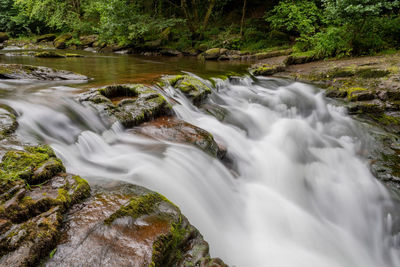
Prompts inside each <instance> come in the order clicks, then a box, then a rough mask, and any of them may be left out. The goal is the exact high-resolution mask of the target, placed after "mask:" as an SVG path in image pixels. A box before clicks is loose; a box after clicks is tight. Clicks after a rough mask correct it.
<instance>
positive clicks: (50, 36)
mask: <svg viewBox="0 0 400 267" xmlns="http://www.w3.org/2000/svg"><path fill="white" fill-rule="evenodd" d="M55 39H56V35H55V34H52V33H49V34H44V35H41V36H38V37H37V38H36V43H40V42H52V41H54V40H55Z"/></svg>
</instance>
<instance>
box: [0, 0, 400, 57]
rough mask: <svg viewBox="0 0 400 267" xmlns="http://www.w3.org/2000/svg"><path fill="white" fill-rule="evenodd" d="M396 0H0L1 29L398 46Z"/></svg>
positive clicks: (325, 53) (318, 49) (163, 41)
mask: <svg viewBox="0 0 400 267" xmlns="http://www.w3.org/2000/svg"><path fill="white" fill-rule="evenodd" d="M399 7H400V3H399V1H398V0H285V1H278V0H208V1H206V0H204V1H203V0H0V32H2V31H4V32H7V33H8V34H9V35H10V36H12V37H14V38H24V37H29V36H34V35H40V34H45V33H72V34H73V35H74V36H75V38H73V39H71V40H70V41H69V42H70V43H74V44H77V45H79V38H78V37H79V36H82V35H90V34H97V35H99V37H100V40H101V41H102V42H104V43H106V44H116V45H120V46H131V47H141V46H143V45H144V44H146V43H147V44H151V43H153V44H156V45H160V46H163V47H168V48H173V49H177V50H180V51H183V50H185V49H186V50H187V49H193V48H195V49H197V48H199V47H206V48H212V47H223V48H227V49H235V50H242V51H261V50H268V49H271V48H274V47H285V46H287V47H289V46H290V47H291V46H293V49H294V50H295V51H296V52H305V51H308V52H312V53H314V54H315V55H318V56H319V57H343V56H348V55H364V54H374V53H377V52H381V51H387V50H394V49H398V48H399V47H400V12H399Z"/></svg>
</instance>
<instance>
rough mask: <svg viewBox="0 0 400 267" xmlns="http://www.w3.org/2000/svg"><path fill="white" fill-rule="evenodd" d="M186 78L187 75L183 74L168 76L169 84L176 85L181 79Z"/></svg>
mask: <svg viewBox="0 0 400 267" xmlns="http://www.w3.org/2000/svg"><path fill="white" fill-rule="evenodd" d="M184 78H185V76H183V75H176V76H172V77H170V78H168V79H167V80H168V82H169V84H170V85H171V86H173V87H174V86H175V85H176V84H177V83H178V82H179V81H180V80H183V79H184Z"/></svg>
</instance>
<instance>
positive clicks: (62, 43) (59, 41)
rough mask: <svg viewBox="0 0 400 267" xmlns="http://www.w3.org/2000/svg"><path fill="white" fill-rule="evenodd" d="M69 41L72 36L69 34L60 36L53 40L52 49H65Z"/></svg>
mask: <svg viewBox="0 0 400 267" xmlns="http://www.w3.org/2000/svg"><path fill="white" fill-rule="evenodd" d="M71 39H72V35H71V34H70V33H66V34H61V35H60V36H58V37H57V38H56V39H55V40H54V42H53V44H54V47H55V48H57V49H65V48H66V47H67V41H69V40H71Z"/></svg>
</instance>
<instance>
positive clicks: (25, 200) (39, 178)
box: [0, 146, 90, 266]
mask: <svg viewBox="0 0 400 267" xmlns="http://www.w3.org/2000/svg"><path fill="white" fill-rule="evenodd" d="M89 191H90V187H89V185H88V183H87V182H86V181H85V180H83V179H82V178H80V177H79V176H73V175H71V174H66V173H65V168H64V166H63V165H62V163H61V161H60V160H59V159H57V158H56V156H55V154H54V152H53V151H52V150H51V148H49V147H47V146H39V147H26V148H25V151H9V152H7V153H6V154H5V155H4V157H3V159H2V162H1V164H0V200H1V206H0V256H1V258H0V265H1V266H34V265H35V264H37V263H38V262H39V261H40V260H41V259H42V258H44V257H46V256H47V255H48V253H49V252H50V251H51V250H52V249H53V248H54V247H55V246H56V243H57V241H58V238H59V235H60V230H61V224H62V215H63V213H65V211H66V210H67V209H68V208H69V207H71V206H72V205H74V204H76V203H77V202H79V201H80V200H82V199H83V198H85V197H87V196H88V195H89Z"/></svg>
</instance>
